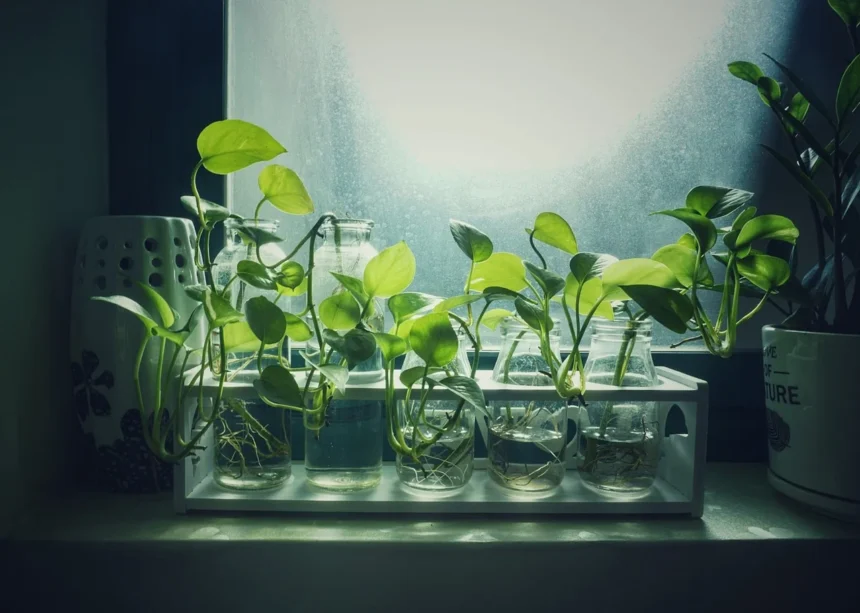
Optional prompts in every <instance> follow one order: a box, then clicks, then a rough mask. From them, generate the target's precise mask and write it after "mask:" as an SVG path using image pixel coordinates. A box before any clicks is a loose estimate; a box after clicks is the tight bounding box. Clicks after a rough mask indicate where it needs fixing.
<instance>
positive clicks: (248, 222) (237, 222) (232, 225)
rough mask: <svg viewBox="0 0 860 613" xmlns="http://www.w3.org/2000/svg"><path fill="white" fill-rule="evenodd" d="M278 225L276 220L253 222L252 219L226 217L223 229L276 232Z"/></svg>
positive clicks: (279, 223) (278, 222)
mask: <svg viewBox="0 0 860 613" xmlns="http://www.w3.org/2000/svg"><path fill="white" fill-rule="evenodd" d="M280 225H281V222H280V221H279V220H277V219H258V220H256V221H254V220H253V219H235V218H233V217H228V218H227V219H225V220H224V227H225V228H227V229H228V230H235V229H236V228H238V227H239V226H247V227H249V228H259V229H260V230H266V229H267V228H272V229H275V230H277V229H278V226H280Z"/></svg>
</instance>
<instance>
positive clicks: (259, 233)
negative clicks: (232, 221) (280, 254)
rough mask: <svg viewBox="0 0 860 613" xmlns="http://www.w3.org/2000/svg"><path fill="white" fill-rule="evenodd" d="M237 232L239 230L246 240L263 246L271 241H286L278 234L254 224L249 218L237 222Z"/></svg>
mask: <svg viewBox="0 0 860 613" xmlns="http://www.w3.org/2000/svg"><path fill="white" fill-rule="evenodd" d="M236 232H238V233H239V236H241V237H242V239H243V240H245V241H246V242H248V243H252V244H256V245H260V246H261V247H262V246H263V245H267V244H269V243H281V242H283V241H284V239H283V238H281V237H280V236H278V235H277V234H275V233H273V232H269V231H268V230H263V229H261V228H258V227H257V226H256V225H254V221H253V220H249V219H246V220H245V221H243V222H242V223H240V224H237V225H236Z"/></svg>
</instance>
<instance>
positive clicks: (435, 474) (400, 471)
mask: <svg viewBox="0 0 860 613" xmlns="http://www.w3.org/2000/svg"><path fill="white" fill-rule="evenodd" d="M434 405H443V406H442V407H439V406H435V408H434ZM451 405H453V406H451ZM456 405H457V403H456V402H454V403H452V402H450V401H448V402H445V401H437V402H433V401H431V402H428V403H427V407H426V408H425V415H426V416H427V420H428V421H429V422H430V423H439V422H442V423H444V421H445V419H446V415H450V414H451V412H453V410H454V409H455V408H456ZM467 417H468V422H467V421H466V420H465V419H461V420H460V422H459V423H458V424H457V425H456V426H455V427H454V428H453V429H452V430H451V431H450V432H446V433H445V434H443V435H442V436H441V438H439V440H438V441H436V442H435V443H434V444H433V445H432V446H430V447H429V448H428V449H426V450H425V451H424V453H423V454H421V455H419V456H418V462H416V461H415V459H414V458H412V457H410V456H403V455H400V454H398V456H397V475H398V477H400V480H401V481H402V482H403V483H405V484H406V485H408V486H410V487H414V488H417V489H422V490H431V491H443V490H451V489H456V488H459V487H463V486H464V485H466V483H468V482H469V479H470V478H471V476H472V470H473V465H474V457H475V434H474V432H475V431H474V426H473V425H472V419H473V417H472V415H471V414H469V415H468V416H467ZM402 431H403V438H404V440H405V441H406V444H407V445H408V446H409V447H413V446H414V445H415V443H416V440H415V439H416V438H420V437H416V436H415V434H416V432H415V430H414V428H411V427H404V428H403V429H402ZM421 434H422V435H423V436H424V437H425V439H426V438H431V437H432V436H433V435H434V434H435V432H434V431H433V430H431V429H429V428H426V427H425V428H422V429H421ZM417 442H419V443H420V440H419V441H417Z"/></svg>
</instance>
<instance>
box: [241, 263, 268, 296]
mask: <svg viewBox="0 0 860 613" xmlns="http://www.w3.org/2000/svg"><path fill="white" fill-rule="evenodd" d="M236 275H237V276H238V277H239V278H240V279H241V280H242V281H244V282H245V283H247V284H248V285H251V286H253V287H256V288H258V289H265V290H273V289H277V287H278V286H277V284H276V283H275V275H274V274H273V273H272V271H270V270H269V269H268V268H266V267H265V266H263V265H262V264H260V263H259V262H257V261H255V260H242V261H241V262H239V263H238V264H237V265H236Z"/></svg>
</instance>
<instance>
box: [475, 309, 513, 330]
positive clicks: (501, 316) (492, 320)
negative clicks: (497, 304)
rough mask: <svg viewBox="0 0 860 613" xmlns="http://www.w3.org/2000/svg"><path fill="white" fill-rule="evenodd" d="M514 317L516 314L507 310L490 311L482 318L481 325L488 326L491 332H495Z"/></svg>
mask: <svg viewBox="0 0 860 613" xmlns="http://www.w3.org/2000/svg"><path fill="white" fill-rule="evenodd" d="M513 316H514V314H513V313H512V312H511V311H509V310H507V309H490V310H488V311H487V312H485V313H484V316H483V317H482V318H481V325H483V326H486V327H487V328H489V329H490V330H495V329H496V328H498V327H499V324H500V323H502V321H503V320H505V319H507V318H508V317H513Z"/></svg>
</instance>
